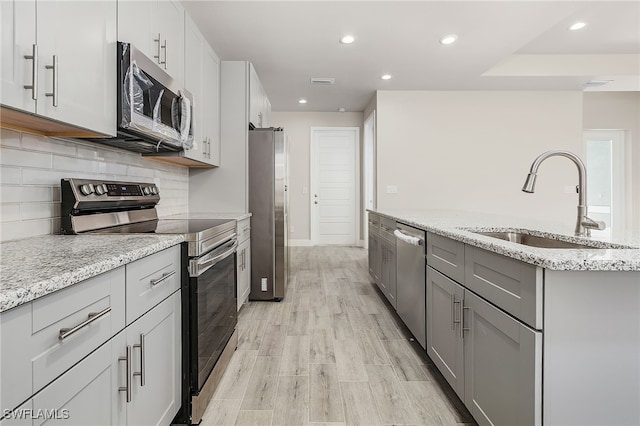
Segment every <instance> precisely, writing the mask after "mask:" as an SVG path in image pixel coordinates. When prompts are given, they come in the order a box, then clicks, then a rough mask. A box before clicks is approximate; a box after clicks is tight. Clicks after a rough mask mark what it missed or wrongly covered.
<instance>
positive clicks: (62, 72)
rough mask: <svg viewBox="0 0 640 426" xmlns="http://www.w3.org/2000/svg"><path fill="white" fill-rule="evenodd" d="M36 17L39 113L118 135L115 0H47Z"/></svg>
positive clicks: (41, 4)
mask: <svg viewBox="0 0 640 426" xmlns="http://www.w3.org/2000/svg"><path fill="white" fill-rule="evenodd" d="M37 14H38V18H37V34H38V37H37V43H38V47H39V64H38V85H39V93H38V101H37V107H36V111H37V113H38V114H39V115H43V116H46V117H49V118H52V119H55V120H58V121H62V122H65V123H70V124H73V125H75V126H79V127H84V128H87V129H90V130H93V131H96V132H100V133H104V134H108V135H115V133H116V127H115V126H116V96H115V94H116V41H117V38H116V1H115V0H109V1H91V2H69V1H43V2H38V5H37Z"/></svg>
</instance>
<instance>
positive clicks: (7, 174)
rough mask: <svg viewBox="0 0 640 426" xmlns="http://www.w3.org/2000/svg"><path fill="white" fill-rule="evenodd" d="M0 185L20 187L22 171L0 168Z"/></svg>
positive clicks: (15, 168)
mask: <svg viewBox="0 0 640 426" xmlns="http://www.w3.org/2000/svg"><path fill="white" fill-rule="evenodd" d="M0 183H2V184H12V185H20V184H21V183H22V169H20V168H19V167H7V166H0Z"/></svg>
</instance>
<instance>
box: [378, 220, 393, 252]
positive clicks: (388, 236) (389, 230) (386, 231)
mask: <svg viewBox="0 0 640 426" xmlns="http://www.w3.org/2000/svg"><path fill="white" fill-rule="evenodd" d="M395 230H396V221H395V220H393V219H387V218H386V217H381V218H380V236H382V238H384V239H385V240H387V241H388V242H390V243H391V244H393V247H394V248H395V246H396V236H395V235H393V231H395Z"/></svg>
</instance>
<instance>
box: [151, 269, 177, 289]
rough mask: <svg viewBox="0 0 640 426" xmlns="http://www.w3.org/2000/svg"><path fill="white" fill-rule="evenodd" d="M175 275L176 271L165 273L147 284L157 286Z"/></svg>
mask: <svg viewBox="0 0 640 426" xmlns="http://www.w3.org/2000/svg"><path fill="white" fill-rule="evenodd" d="M175 273H176V271H171V272H165V273H164V274H162V276H161V277H160V278H156V279H154V280H151V281H149V284H151V285H152V286H155V285H158V284H160V283H161V282H162V281H165V280H166V279H168V278H169V277H172V276H174V275H175Z"/></svg>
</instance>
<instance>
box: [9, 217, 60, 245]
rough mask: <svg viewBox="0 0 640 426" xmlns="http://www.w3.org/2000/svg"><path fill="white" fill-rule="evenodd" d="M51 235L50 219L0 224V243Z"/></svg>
mask: <svg viewBox="0 0 640 426" xmlns="http://www.w3.org/2000/svg"><path fill="white" fill-rule="evenodd" d="M58 231H59V229H58ZM53 233H54V232H53V228H52V220H51V219H40V220H25V221H21V222H2V223H1V224H0V240H1V241H10V240H19V239H22V238H29V237H35V236H38V235H46V234H53ZM56 233H57V232H56Z"/></svg>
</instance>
